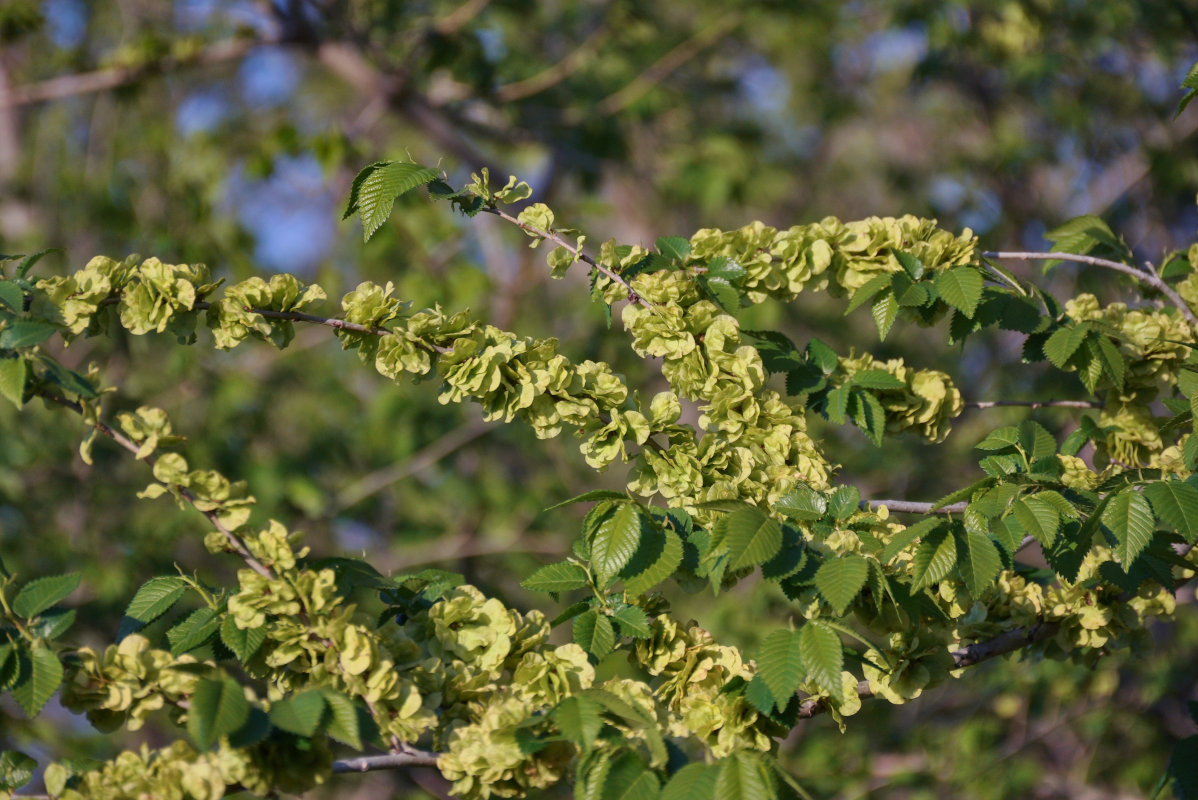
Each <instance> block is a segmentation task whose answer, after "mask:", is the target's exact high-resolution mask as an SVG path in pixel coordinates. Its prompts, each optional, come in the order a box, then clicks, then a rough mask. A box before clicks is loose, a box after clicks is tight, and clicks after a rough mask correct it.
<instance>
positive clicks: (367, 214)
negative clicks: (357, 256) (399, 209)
mask: <svg viewBox="0 0 1198 800" xmlns="http://www.w3.org/2000/svg"><path fill="white" fill-rule="evenodd" d="M367 170H369V174H365V173H366V172H367ZM363 174H365V177H363ZM438 175H440V173H439V172H437V170H435V169H430V168H428V167H422V166H420V165H419V164H412V163H409V162H407V161H383V162H379V163H377V164H371V165H370V166H369V167H367V168H366V169H364V170H362V172H360V173H358V178H355V179H354V186H353V187H352V188H351V190H350V204H349V207H347V208H346V214H347V215H348V214H349V213H352V209H354V208H355V207H356V209H357V211H358V216H359V217H360V218H361V219H362V241H364V242H368V241H370V237H371V236H374V234H375V232H376V231H377V230H378V229H379V228H380V227H382V225H383V223H384V222H386V221H387V217H389V216H391V209H392V208H393V207H394V206H395V200H396V198H398V197H399V196H400V195H402V194H404V193H405V192H409V191H411V190H412V189H415V188H416V187H417V186H423V185H424V184H426V183H430V182H432V181H434V180H436V179H437V177H438ZM359 178H360V179H361V182H360V183H359V180H358V179H359Z"/></svg>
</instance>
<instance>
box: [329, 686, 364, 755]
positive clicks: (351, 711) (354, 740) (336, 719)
mask: <svg viewBox="0 0 1198 800" xmlns="http://www.w3.org/2000/svg"><path fill="white" fill-rule="evenodd" d="M319 691H320V693H321V695H323V696H324V701H325V703H326V704H327V705H328V707H329V722H328V727H327V728H326V729H325V733H327V734H328V735H329V736H331V737H332V738H334V739H336V740H337V741H339V742H341V743H342V744H347V745H349V746H350V747H352V748H354V749H355V750H361V749H362V725H361V721H360V717H361V716H362V713H363V712H362V710H361V709H359V708H358V706H357V705H355V704H354V702H353V701H352V700H350V699H349V698H348V697H346V696H345V695H343V694H341V693H340V692H337V691H334V690H333V689H329V688H324V689H320V690H319Z"/></svg>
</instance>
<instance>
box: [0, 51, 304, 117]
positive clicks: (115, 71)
mask: <svg viewBox="0 0 1198 800" xmlns="http://www.w3.org/2000/svg"><path fill="white" fill-rule="evenodd" d="M279 43H281V40H280V39H277V38H272V37H259V38H254V39H230V40H228V41H225V42H217V43H216V44H213V45H210V46H208V47H206V48H204V49H203V50H201V51H199V52H198V53H196V54H195V55H192V56H186V57H182V58H168V59H165V60H162V61H154V62H151V63H149V64H146V65H144V66H137V67H108V68H106V69H99V70H95V71H94V72H80V73H76V74H73V75H59V76H57V77H55V78H48V79H46V80H44V81H39V82H37V83H31V84H27V85H25V86H17V87H14V88H12V89H9V90H7V91H5V92H0V108H5V107H8V106H24V105H31V104H34V103H45V102H49V101H51V100H62V99H64V98H67V97H77V96H79V95H85V94H95V93H97V92H104V91H108V90H109V89H116V88H119V87H121V86H126V85H128V84H131V83H136V82H137V81H139V80H142V79H144V78H147V77H149V76H152V75H154V74H155V73H156V72H158V71H159V70H162V69H172V68H177V67H183V66H193V65H207V64H218V63H221V62H223V61H232V60H236V59H238V58H242V57H244V56H245V55H246V54H247V53H249V52H250V51H251V50H253V49H254V48H255V47H260V46H262V45H267V44H279Z"/></svg>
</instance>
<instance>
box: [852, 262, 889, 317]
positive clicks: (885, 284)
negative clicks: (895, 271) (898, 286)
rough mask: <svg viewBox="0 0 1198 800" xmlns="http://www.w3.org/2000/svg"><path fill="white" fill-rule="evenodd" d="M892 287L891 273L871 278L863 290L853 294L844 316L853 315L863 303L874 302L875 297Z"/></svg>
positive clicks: (860, 289) (862, 287)
mask: <svg viewBox="0 0 1198 800" xmlns="http://www.w3.org/2000/svg"><path fill="white" fill-rule="evenodd" d="M889 287H890V273H888V272H887V273H882V274H881V275H875V276H874V277H872V278H870V279H869V280H868V281H866V282H865V283H864V284H862V286H861V288H859V289H858V290H857V291H855V292H853V297H852V299H851V300H849V305H848V308H846V309H845V310H844V315H845V316H846V317H847V316H848V315H849V314H851V313H853V311H855V310H856V309H857V307H858V306H860V305H861V304H862V303H864V302H866V301H867V300H872V299H873V298H874V296H875V295H876V294H877V293H878V292H880V291H882V290H883V289H886V288H889Z"/></svg>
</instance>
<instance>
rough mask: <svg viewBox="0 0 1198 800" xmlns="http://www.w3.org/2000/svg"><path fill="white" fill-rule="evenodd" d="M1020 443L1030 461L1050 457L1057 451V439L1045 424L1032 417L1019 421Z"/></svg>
mask: <svg viewBox="0 0 1198 800" xmlns="http://www.w3.org/2000/svg"><path fill="white" fill-rule="evenodd" d="M1019 445H1020V446H1021V447H1022V448H1023V452H1025V453H1027V457H1028V460H1029V461H1035V460H1036V459H1039V458H1048V457H1049V456H1052V455H1055V454H1056V452H1057V440H1056V439H1054V438H1052V434H1051V433H1049V432H1048V431H1047V430H1045V429H1044V426H1043V425H1041V424H1040V423H1038V422H1036V421H1035V420H1032V419H1025V420H1024V421H1023V422H1021V423H1019Z"/></svg>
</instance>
